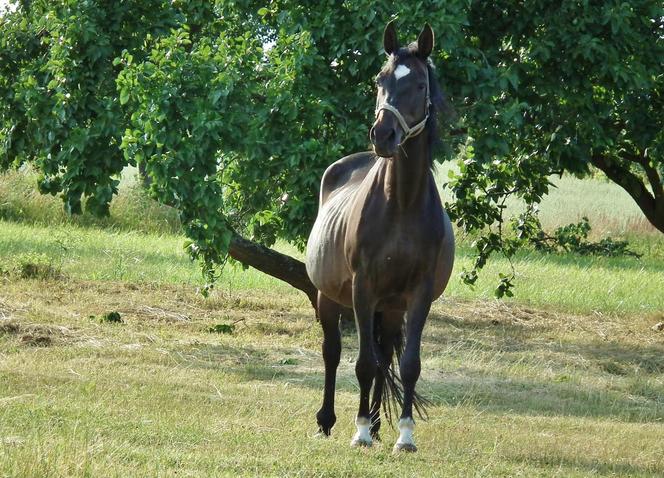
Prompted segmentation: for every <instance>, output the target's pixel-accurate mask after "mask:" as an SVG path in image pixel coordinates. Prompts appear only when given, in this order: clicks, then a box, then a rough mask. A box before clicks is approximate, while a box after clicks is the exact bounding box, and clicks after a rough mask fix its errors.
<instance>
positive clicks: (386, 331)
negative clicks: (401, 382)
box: [371, 310, 404, 439]
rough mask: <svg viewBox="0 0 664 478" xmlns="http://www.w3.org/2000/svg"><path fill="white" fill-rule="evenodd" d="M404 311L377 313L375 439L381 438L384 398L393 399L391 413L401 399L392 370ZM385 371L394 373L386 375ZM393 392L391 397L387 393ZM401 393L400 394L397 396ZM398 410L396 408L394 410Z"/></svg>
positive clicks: (372, 427)
mask: <svg viewBox="0 0 664 478" xmlns="http://www.w3.org/2000/svg"><path fill="white" fill-rule="evenodd" d="M403 315H404V313H403V311H392V310H391V311H385V312H383V313H380V316H379V315H378V314H376V317H374V321H375V325H376V326H375V327H374V329H375V337H374V338H375V339H376V342H377V343H376V352H377V355H378V362H379V367H378V370H377V371H376V379H375V380H374V389H373V397H372V399H371V436H372V437H373V438H374V439H379V435H378V432H379V430H380V424H381V420H380V407H381V405H382V402H383V400H391V402H392V403H389V402H386V403H387V409H388V411H389V413H390V415H391V414H392V413H393V411H392V405H395V402H397V403H398V402H399V401H400V400H401V396H400V394H401V390H400V389H399V386H398V383H395V382H394V379H395V378H396V377H395V374H394V373H392V372H390V371H389V370H390V367H391V366H392V357H393V356H394V350H395V346H398V343H400V342H401V329H402V326H403ZM385 373H388V374H390V375H392V376H391V377H389V376H388V377H386V376H385ZM387 392H390V393H391V395H392V396H391V397H390V396H388V395H387ZM397 394H399V396H397ZM394 411H395V412H396V410H394Z"/></svg>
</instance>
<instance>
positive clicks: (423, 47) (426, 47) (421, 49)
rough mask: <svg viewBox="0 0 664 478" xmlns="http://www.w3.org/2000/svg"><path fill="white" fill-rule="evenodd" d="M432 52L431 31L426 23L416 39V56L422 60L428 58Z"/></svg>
mask: <svg viewBox="0 0 664 478" xmlns="http://www.w3.org/2000/svg"><path fill="white" fill-rule="evenodd" d="M432 50H433V30H432V29H431V27H430V26H429V24H428V23H425V24H424V28H422V32H421V33H420V36H418V37H417V56H419V57H420V58H422V59H427V58H429V55H431V51H432Z"/></svg>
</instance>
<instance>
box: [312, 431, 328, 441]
mask: <svg viewBox="0 0 664 478" xmlns="http://www.w3.org/2000/svg"><path fill="white" fill-rule="evenodd" d="M329 437H330V434H329V433H325V432H324V431H323V430H318V431H317V432H316V434H315V435H314V438H317V439H319V440H321V439H324V438H329Z"/></svg>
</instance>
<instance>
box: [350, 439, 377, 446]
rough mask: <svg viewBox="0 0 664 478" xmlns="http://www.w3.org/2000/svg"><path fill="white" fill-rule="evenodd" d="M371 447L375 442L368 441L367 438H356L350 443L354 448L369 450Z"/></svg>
mask: <svg viewBox="0 0 664 478" xmlns="http://www.w3.org/2000/svg"><path fill="white" fill-rule="evenodd" d="M371 445H373V442H372V441H371V440H367V439H366V438H359V437H355V438H353V439H352V440H351V442H350V446H351V447H353V448H360V447H363V448H369V447H371Z"/></svg>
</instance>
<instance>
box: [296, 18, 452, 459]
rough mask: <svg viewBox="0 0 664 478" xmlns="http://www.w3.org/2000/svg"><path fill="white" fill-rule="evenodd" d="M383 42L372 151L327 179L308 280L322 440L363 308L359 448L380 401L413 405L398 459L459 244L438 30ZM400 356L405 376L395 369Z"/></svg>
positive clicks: (339, 165) (373, 430)
mask: <svg viewBox="0 0 664 478" xmlns="http://www.w3.org/2000/svg"><path fill="white" fill-rule="evenodd" d="M383 41H384V47H385V53H386V54H387V55H388V60H387V63H386V64H385V66H384V67H383V69H382V70H381V71H380V73H379V74H378V77H377V80H376V82H377V85H378V97H377V103H376V121H375V122H374V124H373V127H372V128H371V132H370V138H371V142H372V143H373V151H369V152H364V153H356V154H352V155H350V156H346V157H345V158H342V159H340V160H339V161H337V162H336V163H334V164H332V165H331V166H330V167H329V168H328V169H327V171H325V174H324V175H323V180H322V184H321V191H320V207H319V211H318V217H317V218H316V222H315V224H314V227H313V230H312V231H311V235H310V237H309V242H308V245H307V272H308V273H309V277H310V278H311V280H312V281H313V283H314V284H315V286H316V287H317V288H318V290H319V293H318V308H319V316H320V321H321V324H322V326H323V334H324V339H323V359H324V361H325V392H324V398H323V405H322V407H321V409H320V411H319V412H318V414H317V415H316V418H317V421H318V426H319V427H320V431H321V432H322V433H323V434H325V435H329V434H330V430H331V429H332V426H333V425H334V423H335V421H336V416H335V414H334V388H335V380H336V370H337V366H338V365H339V359H340V354H341V336H340V333H339V316H340V312H341V309H342V307H352V308H353V310H354V312H355V321H356V325H357V333H358V337H359V346H360V347H359V348H360V350H359V356H358V358H357V362H356V365H355V372H356V375H357V379H358V381H359V384H360V406H359V410H358V413H357V418H356V421H355V423H356V425H357V433H356V434H355V436H354V437H353V440H352V442H351V445H353V446H362V445H363V446H370V445H371V444H372V436H373V437H375V436H376V435H377V433H378V429H379V428H380V418H379V414H380V407H381V402H382V401H385V402H387V403H388V404H389V400H388V397H387V396H385V395H386V394H387V393H392V395H393V397H392V398H394V399H395V400H396V402H397V403H399V404H400V405H401V406H402V412H401V418H400V420H399V431H400V435H399V439H398V440H397V443H396V445H395V447H394V448H395V451H399V450H407V451H415V450H416V447H415V443H414V441H413V429H414V425H415V422H414V420H413V406H415V407H416V409H417V408H418V395H417V394H416V393H415V383H416V382H417V379H418V378H419V375H420V341H421V338H422V329H423V328H424V323H425V321H426V318H427V315H428V314H429V308H430V307H431V302H432V301H433V300H435V299H436V298H438V297H439V296H440V295H441V294H442V293H443V290H445V287H446V286H447V282H448V280H449V278H450V274H451V272H452V265H453V262H454V235H453V232H452V226H451V223H450V220H449V218H448V217H447V214H446V213H445V211H444V210H443V207H442V205H441V201H440V196H439V194H438V191H437V189H436V185H435V183H434V178H433V173H432V153H431V147H432V143H433V140H434V138H435V130H436V125H435V120H436V110H437V106H439V105H440V98H441V95H440V90H439V89H438V86H437V84H436V82H435V78H434V72H433V69H432V67H431V65H430V64H429V62H428V57H429V55H430V53H431V50H432V48H433V32H432V31H431V28H430V27H429V25H426V26H425V27H424V29H423V30H422V33H420V36H419V37H418V39H417V42H415V43H412V44H410V45H409V46H407V47H404V48H399V44H398V41H397V35H396V31H395V28H394V25H393V23H390V24H388V25H387V27H386V29H385V35H384V39H383ZM404 317H405V327H404ZM404 335H405V337H404ZM404 339H405V344H404ZM402 344H403V345H405V346H402ZM395 352H396V355H397V360H399V362H400V363H399V372H400V378H399V376H398V375H397V374H396V372H395V370H394V366H393V364H392V359H393V356H394V354H395ZM372 384H373V385H374V391H373V398H372V400H371V405H370V403H369V401H370V393H371V387H372ZM418 411H419V410H418Z"/></svg>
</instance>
